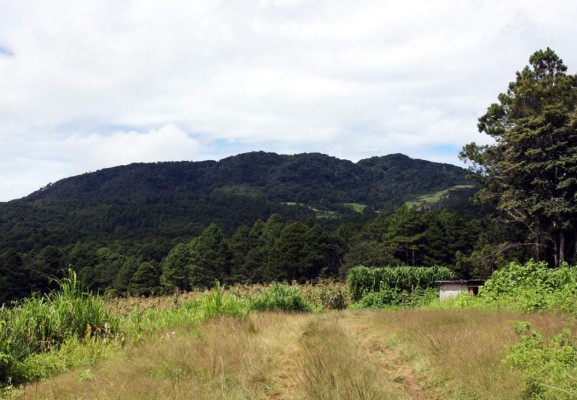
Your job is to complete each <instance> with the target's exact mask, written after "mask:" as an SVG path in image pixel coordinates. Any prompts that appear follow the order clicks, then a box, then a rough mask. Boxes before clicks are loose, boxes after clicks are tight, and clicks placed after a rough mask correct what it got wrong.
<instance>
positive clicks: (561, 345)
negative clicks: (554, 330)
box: [505, 322, 577, 399]
mask: <svg viewBox="0 0 577 400" xmlns="http://www.w3.org/2000/svg"><path fill="white" fill-rule="evenodd" d="M517 333H519V334H520V336H521V342H520V343H518V344H516V345H514V346H512V347H511V348H510V349H509V352H508V354H507V357H506V358H505V362H506V363H508V364H509V365H511V366H512V367H514V368H517V369H518V370H519V371H520V372H521V373H522V374H523V377H524V380H525V384H526V387H525V391H524V396H523V398H524V399H574V398H576V397H577V380H575V377H576V376H577V350H576V349H577V336H576V335H574V334H572V333H571V331H569V330H564V331H562V332H561V333H559V334H558V335H556V336H554V337H553V338H551V340H549V341H546V340H545V339H544V338H543V336H542V335H540V334H539V333H537V332H535V331H534V330H533V329H532V328H531V325H529V324H528V323H526V322H519V323H518V324H517Z"/></svg>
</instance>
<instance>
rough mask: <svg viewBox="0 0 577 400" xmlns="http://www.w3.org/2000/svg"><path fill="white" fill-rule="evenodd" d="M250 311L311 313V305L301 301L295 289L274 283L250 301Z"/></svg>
mask: <svg viewBox="0 0 577 400" xmlns="http://www.w3.org/2000/svg"><path fill="white" fill-rule="evenodd" d="M251 309H253V310H257V311H266V310H281V311H311V310H312V305H311V304H310V303H308V302H306V301H305V300H304V299H303V296H302V294H301V292H300V290H299V289H298V288H297V287H294V286H290V285H286V284H281V283H276V282H275V283H273V284H272V285H271V286H270V287H269V288H268V289H267V290H266V291H265V292H264V293H262V294H260V295H258V296H256V297H254V298H253V299H252V300H251Z"/></svg>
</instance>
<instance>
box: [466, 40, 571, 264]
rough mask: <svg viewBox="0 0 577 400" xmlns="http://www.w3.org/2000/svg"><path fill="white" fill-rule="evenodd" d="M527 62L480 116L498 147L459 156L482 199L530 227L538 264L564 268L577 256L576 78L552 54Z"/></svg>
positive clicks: (469, 147)
mask: <svg viewBox="0 0 577 400" xmlns="http://www.w3.org/2000/svg"><path fill="white" fill-rule="evenodd" d="M529 62H530V66H527V67H525V68H524V69H523V70H522V71H521V72H517V76H516V80H515V81H514V82H511V83H510V84H509V87H508V90H507V92H506V93H501V94H500V95H499V97H498V100H499V103H494V104H492V105H491V106H490V107H489V108H488V110H487V112H486V114H485V115H483V116H482V117H480V118H479V124H478V127H479V131H480V132H484V133H486V134H488V135H489V136H491V137H492V138H493V139H494V140H495V144H492V145H477V144H476V143H470V144H468V145H466V146H465V147H464V148H463V151H462V152H461V158H462V159H464V160H467V161H469V162H471V164H472V165H471V167H470V171H471V173H472V175H473V176H474V177H476V178H477V180H478V181H480V182H481V183H482V184H483V185H484V190H483V192H482V196H481V198H482V199H484V200H485V201H487V202H494V203H496V204H497V207H498V209H499V210H501V211H502V212H503V213H504V214H505V215H506V216H507V217H508V218H509V220H511V221H514V222H517V223H522V224H523V225H524V226H525V227H526V229H527V242H529V241H530V242H532V243H533V244H534V257H535V258H536V259H540V258H541V257H542V256H544V257H545V258H546V259H548V260H550V261H551V262H552V264H554V265H555V266H558V265H560V264H561V263H563V262H564V261H565V260H567V259H568V257H570V254H573V255H575V254H577V252H576V250H577V243H576V242H575V241H574V240H573V239H574V238H575V237H576V235H575V232H576V230H577V226H575V224H574V221H575V217H576V216H577V207H576V206H575V196H576V195H577V179H576V178H575V177H576V175H577V147H575V143H576V142H577V75H568V74H567V73H566V71H567V67H566V66H565V65H564V64H563V61H562V60H561V59H560V58H559V57H558V56H557V54H555V52H554V51H553V50H551V49H549V48H547V49H546V50H539V51H537V52H535V53H534V54H533V55H532V56H531V57H530V58H529ZM567 238H571V239H567Z"/></svg>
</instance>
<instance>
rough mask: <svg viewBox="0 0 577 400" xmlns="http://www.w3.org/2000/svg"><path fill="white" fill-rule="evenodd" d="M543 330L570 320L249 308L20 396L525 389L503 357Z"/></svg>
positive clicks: (352, 394)
mask: <svg viewBox="0 0 577 400" xmlns="http://www.w3.org/2000/svg"><path fill="white" fill-rule="evenodd" d="M519 320H523V321H527V322H529V323H530V324H531V325H532V326H533V327H535V329H537V330H539V331H540V332H541V333H543V334H544V335H545V336H546V337H548V336H552V335H553V334H555V333H556V332H559V331H560V330H561V329H562V328H575V321H574V320H571V319H570V318H568V317H562V316H559V315H557V314H516V313H511V312H494V311H481V310H397V311H375V310H344V311H329V312H324V313H279V312H259V313H252V314H250V315H249V316H248V317H246V318H233V317H223V318H216V319H210V320H207V321H205V322H202V323H200V324H197V325H181V326H171V327H167V328H166V329H163V330H160V331H157V332H155V333H153V334H151V335H149V336H147V337H146V338H144V339H143V340H141V341H135V342H132V343H130V344H128V345H126V347H125V348H124V349H123V350H121V351H118V352H117V353H116V354H114V355H112V356H109V357H108V358H107V359H106V360H105V361H103V362H99V363H97V364H95V365H93V366H89V367H82V368H79V369H76V370H73V371H71V372H67V373H64V374H61V375H58V376H56V377H53V378H51V379H48V380H45V381H43V382H40V383H35V384H31V385H29V386H27V387H26V389H25V391H24V393H22V394H21V396H19V398H23V399H191V398H195V399H522V398H523V393H524V390H525V383H524V381H523V380H522V378H521V376H520V375H519V373H518V372H516V371H514V370H513V369H511V368H510V367H508V366H507V365H505V364H504V363H503V362H502V360H503V358H504V357H505V355H506V351H507V348H508V347H509V346H511V345H513V344H514V343H516V342H518V341H519V338H518V335H517V334H516V333H515V324H516V321H519Z"/></svg>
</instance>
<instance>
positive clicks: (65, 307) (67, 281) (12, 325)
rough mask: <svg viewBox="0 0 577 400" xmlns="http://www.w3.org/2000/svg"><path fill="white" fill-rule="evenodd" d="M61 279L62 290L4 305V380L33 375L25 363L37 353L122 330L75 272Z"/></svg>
mask: <svg viewBox="0 0 577 400" xmlns="http://www.w3.org/2000/svg"><path fill="white" fill-rule="evenodd" d="M57 283H58V284H59V286H60V290H59V291H54V292H51V293H49V294H48V295H45V296H40V295H34V296H32V297H30V298H27V299H25V300H24V301H22V302H21V303H17V304H14V305H13V306H12V307H11V308H7V307H5V306H3V307H2V308H0V327H2V329H0V356H1V357H0V358H1V363H0V384H6V383H10V382H12V383H18V382H22V381H23V380H25V379H30V378H33V376H32V377H31V376H29V371H27V370H26V368H25V367H26V365H25V364H24V363H25V361H26V360H27V359H28V358H29V357H31V356H33V355H34V354H38V353H44V352H50V351H53V350H57V349H59V348H60V347H61V346H62V345H63V344H64V343H66V342H68V341H70V340H72V339H77V340H78V339H85V338H92V337H95V338H111V337H114V336H115V335H117V334H118V333H119V331H120V329H119V320H118V318H116V317H114V316H112V315H111V314H110V313H109V312H108V311H107V310H106V308H105V305H104V303H103V301H101V300H99V299H97V298H95V297H93V296H90V295H88V294H86V293H84V292H82V290H81V288H80V286H79V283H78V281H77V278H76V274H75V273H74V272H72V271H69V276H68V278H64V279H62V280H58V281H57Z"/></svg>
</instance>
